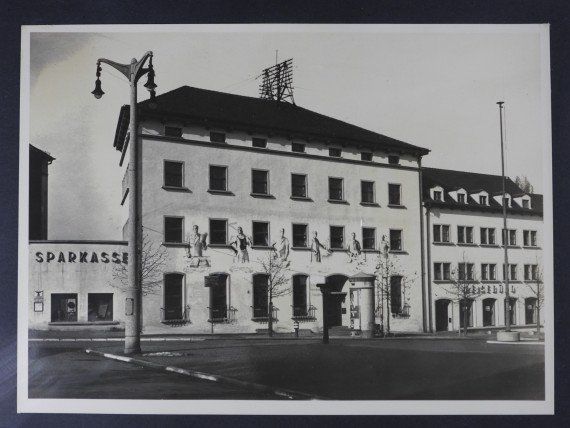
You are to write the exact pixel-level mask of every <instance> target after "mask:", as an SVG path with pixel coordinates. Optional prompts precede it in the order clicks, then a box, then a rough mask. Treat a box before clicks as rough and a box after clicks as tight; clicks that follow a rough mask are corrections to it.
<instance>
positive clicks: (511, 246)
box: [501, 245, 522, 248]
mask: <svg viewBox="0 0 570 428" xmlns="http://www.w3.org/2000/svg"><path fill="white" fill-rule="evenodd" d="M501 247H502V248H505V246H504V245H501ZM507 248H522V247H520V246H518V245H507Z"/></svg>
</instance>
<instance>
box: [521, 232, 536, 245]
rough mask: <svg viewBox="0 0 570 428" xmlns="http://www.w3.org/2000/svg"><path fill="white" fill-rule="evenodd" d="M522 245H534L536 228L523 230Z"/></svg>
mask: <svg viewBox="0 0 570 428" xmlns="http://www.w3.org/2000/svg"><path fill="white" fill-rule="evenodd" d="M523 245H524V246H525V247H536V230H523Z"/></svg>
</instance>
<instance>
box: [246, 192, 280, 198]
mask: <svg viewBox="0 0 570 428" xmlns="http://www.w3.org/2000/svg"><path fill="white" fill-rule="evenodd" d="M249 195H250V196H251V197H252V198H261V199H275V196H273V195H269V194H266V193H250V194H249Z"/></svg>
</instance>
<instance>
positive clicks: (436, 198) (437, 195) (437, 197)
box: [433, 190, 441, 201]
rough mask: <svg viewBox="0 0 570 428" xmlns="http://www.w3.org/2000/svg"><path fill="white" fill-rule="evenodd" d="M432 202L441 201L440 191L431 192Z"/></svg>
mask: <svg viewBox="0 0 570 428" xmlns="http://www.w3.org/2000/svg"><path fill="white" fill-rule="evenodd" d="M433 200H434V201H441V190H434V191H433Z"/></svg>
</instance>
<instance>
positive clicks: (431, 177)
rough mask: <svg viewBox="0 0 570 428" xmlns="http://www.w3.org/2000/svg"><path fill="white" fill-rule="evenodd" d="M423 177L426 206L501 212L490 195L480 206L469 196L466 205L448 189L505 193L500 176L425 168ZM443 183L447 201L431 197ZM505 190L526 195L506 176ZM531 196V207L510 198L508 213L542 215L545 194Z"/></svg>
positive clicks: (490, 193) (499, 205)
mask: <svg viewBox="0 0 570 428" xmlns="http://www.w3.org/2000/svg"><path fill="white" fill-rule="evenodd" d="M422 174H423V176H422V179H423V181H422V182H423V200H424V203H426V205H430V206H433V207H436V206H437V207H447V208H453V209H462V210H482V211H493V212H501V211H502V206H501V204H499V203H497V202H496V201H495V199H494V198H493V197H492V196H490V197H489V205H488V206H483V205H480V204H479V203H478V202H477V201H475V200H474V199H473V198H471V197H468V198H467V203H466V204H460V203H457V202H455V201H454V200H453V198H451V196H449V192H450V191H452V190H453V189H456V188H458V187H462V188H464V189H465V190H466V191H467V193H469V194H473V193H478V192H480V191H481V190H484V191H486V192H487V193H489V195H497V194H502V193H503V180H502V177H501V176H500V175H491V174H480V173H476V172H465V171H454V170H450V169H438V168H422ZM438 185H439V186H441V187H443V189H444V201H443V202H440V201H433V200H432V199H431V197H430V189H431V188H432V187H434V186H438ZM505 190H506V192H507V193H509V194H511V195H517V196H520V195H522V194H524V192H522V191H521V189H520V188H519V187H518V186H517V185H516V184H515V183H514V182H513V181H512V180H511V179H510V178H508V177H507V179H506V183H505ZM529 196H530V198H531V207H532V208H531V209H528V208H522V207H521V206H519V205H518V204H517V203H516V202H515V201H514V200H513V201H511V205H512V208H509V210H508V211H509V212H511V213H516V214H532V215H540V216H542V209H543V208H542V195H538V194H534V193H533V194H529Z"/></svg>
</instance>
